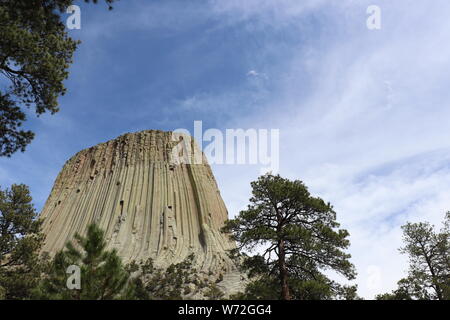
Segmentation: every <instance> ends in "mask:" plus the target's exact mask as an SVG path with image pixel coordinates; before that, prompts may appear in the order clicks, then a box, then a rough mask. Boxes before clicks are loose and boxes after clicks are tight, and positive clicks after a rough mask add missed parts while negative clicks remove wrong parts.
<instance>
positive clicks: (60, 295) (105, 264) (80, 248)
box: [34, 224, 134, 300]
mask: <svg viewBox="0 0 450 320" xmlns="http://www.w3.org/2000/svg"><path fill="white" fill-rule="evenodd" d="M75 240H76V242H75V243H73V242H69V243H68V244H67V245H66V249H65V250H63V251H60V252H58V253H57V254H56V255H55V257H54V259H53V260H52V261H51V263H50V264H49V271H48V273H47V274H46V275H44V279H43V280H42V282H41V283H40V285H39V286H38V288H36V290H35V291H34V298H36V299H64V300H112V299H126V298H132V297H133V294H134V287H133V286H131V285H130V281H129V279H130V273H129V272H128V271H127V270H126V269H125V267H124V266H123V264H122V262H121V259H120V258H119V256H118V255H117V252H116V251H115V250H111V251H108V250H106V241H105V239H104V232H103V231H102V230H101V229H100V228H99V227H98V226H97V225H95V224H92V225H90V226H89V227H88V230H87V235H86V237H82V236H80V235H79V234H77V235H75ZM70 266H75V268H79V270H80V273H79V275H80V282H79V288H78V289H77V288H75V289H74V288H70V287H69V286H68V282H70V280H71V279H69V276H70V274H68V273H67V272H68V270H70V269H69V267H70ZM75 284H76V282H75Z"/></svg>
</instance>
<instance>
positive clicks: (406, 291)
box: [376, 213, 450, 300]
mask: <svg viewBox="0 0 450 320" xmlns="http://www.w3.org/2000/svg"><path fill="white" fill-rule="evenodd" d="M402 229H403V241H404V243H405V246H404V247H403V248H401V249H400V252H401V253H404V254H406V255H408V257H409V272H408V276H407V277H406V278H404V279H401V280H400V281H399V282H398V288H397V289H396V290H394V291H393V292H392V293H386V294H382V295H378V296H377V297H376V298H377V299H379V300H449V299H450V213H447V214H446V217H445V221H444V227H443V228H442V230H441V231H440V232H436V231H435V230H434V227H433V226H432V225H430V224H429V223H428V222H420V223H407V224H406V225H404V226H403V227H402Z"/></svg>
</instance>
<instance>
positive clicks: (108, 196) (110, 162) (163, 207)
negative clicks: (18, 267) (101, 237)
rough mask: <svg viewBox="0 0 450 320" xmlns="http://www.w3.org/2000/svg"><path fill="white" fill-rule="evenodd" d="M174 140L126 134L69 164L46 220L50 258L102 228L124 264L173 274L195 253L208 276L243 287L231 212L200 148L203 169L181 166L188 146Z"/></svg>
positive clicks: (45, 211) (50, 200) (80, 154)
mask: <svg viewBox="0 0 450 320" xmlns="http://www.w3.org/2000/svg"><path fill="white" fill-rule="evenodd" d="M173 136H174V135H173V134H172V133H171V132H162V131H154V130H150V131H142V132H137V133H131V134H125V135H122V136H120V137H118V138H117V139H114V140H111V141H108V142H105V143H101V144H99V145H96V146H94V147H91V148H89V149H85V150H82V151H80V152H78V153H77V154H76V155H75V156H73V157H72V158H71V159H70V160H68V161H67V162H66V164H65V165H64V167H63V169H62V171H61V172H60V173H59V175H58V177H57V179H56V181H55V184H54V186H53V189H52V191H51V194H50V196H49V198H48V200H47V202H46V204H45V206H44V209H43V211H42V213H41V217H42V218H43V219H45V220H44V225H43V231H44V233H45V234H46V242H45V245H44V248H43V250H44V251H46V252H49V253H51V254H54V253H55V252H56V251H58V250H60V249H62V248H63V247H64V246H65V244H66V242H67V241H69V240H71V239H72V238H73V236H74V234H75V233H76V232H78V233H80V234H83V233H84V232H85V230H86V228H87V226H88V225H89V224H90V223H93V222H96V223H98V224H99V226H100V227H101V228H102V229H103V230H105V233H106V237H107V241H108V246H109V248H116V249H117V251H118V254H119V255H120V256H121V257H122V258H123V259H124V261H125V262H129V261H131V260H136V261H141V260H147V259H148V258H153V259H154V261H155V264H156V265H158V266H160V267H166V266H168V265H170V264H171V263H175V262H180V261H182V260H184V259H185V258H186V257H187V256H188V255H189V254H191V253H194V254H195V257H196V260H195V265H196V267H197V268H199V269H200V270H202V271H203V272H204V273H205V274H206V273H208V274H210V275H211V274H214V275H216V276H217V277H219V276H220V275H222V276H224V277H225V278H226V279H235V280H237V281H239V279H238V278H236V273H235V266H234V264H233V262H232V261H231V260H230V259H229V258H228V256H227V252H226V250H228V249H231V248H233V247H234V244H233V242H231V241H230V240H229V238H228V237H227V236H226V235H224V234H222V233H221V232H220V228H221V227H222V226H223V223H224V221H225V220H226V219H227V210H226V207H225V205H224V203H223V200H222V198H221V196H220V193H219V190H218V187H217V184H216V181H215V179H214V176H213V174H212V171H211V168H210V167H209V165H208V164H207V161H206V158H205V157H204V155H203V154H202V153H201V152H199V151H198V148H197V147H196V145H195V143H191V146H193V150H197V152H199V154H200V157H201V158H200V159H201V160H202V163H200V164H188V163H182V162H183V161H179V159H174V156H173V154H174V150H175V149H174V147H175V146H178V145H180V144H182V143H184V142H183V141H182V139H183V136H181V137H180V138H179V139H180V141H178V140H177V141H174V139H173ZM189 139H190V137H189ZM184 141H186V140H184ZM180 162H181V163H180ZM232 285H233V286H236V283H234V284H232Z"/></svg>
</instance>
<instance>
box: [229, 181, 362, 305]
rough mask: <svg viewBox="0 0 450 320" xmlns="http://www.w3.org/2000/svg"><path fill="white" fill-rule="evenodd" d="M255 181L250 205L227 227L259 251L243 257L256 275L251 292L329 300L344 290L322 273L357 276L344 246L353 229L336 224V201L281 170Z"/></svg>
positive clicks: (245, 244) (247, 247)
mask: <svg viewBox="0 0 450 320" xmlns="http://www.w3.org/2000/svg"><path fill="white" fill-rule="evenodd" d="M251 186H252V189H253V190H252V194H253V196H252V198H251V199H250V205H249V206H248V209H247V210H243V211H241V212H240V213H239V215H238V216H237V217H236V218H235V219H233V220H229V221H228V222H227V223H226V225H225V227H224V229H223V231H224V232H227V233H231V234H232V237H233V238H234V239H235V240H236V241H237V243H238V249H245V250H247V251H250V252H255V251H256V252H261V253H257V254H256V255H254V256H252V257H245V258H244V263H243V267H244V269H246V270H247V271H248V272H249V275H250V276H251V277H252V278H253V279H255V280H254V281H253V282H251V283H250V284H249V286H248V287H247V295H250V296H251V295H252V294H253V297H255V295H256V298H266V299H271V298H280V297H281V299H285V300H289V299H325V298H330V297H333V296H337V295H339V293H341V292H344V291H345V290H343V288H342V287H341V286H339V285H338V284H337V283H335V282H333V281H331V280H329V279H328V278H327V277H326V276H325V275H324V274H323V272H322V271H323V270H325V269H331V270H334V271H336V272H338V273H340V274H342V275H344V276H345V277H347V278H348V279H353V278H354V276H355V270H354V266H353V265H352V264H351V263H350V262H349V258H350V255H349V254H347V253H345V252H344V251H343V250H344V249H347V248H348V246H349V244H350V243H349V240H348V239H347V237H348V235H349V234H348V232H347V231H346V230H343V229H338V228H339V224H338V223H337V221H336V213H335V212H334V211H333V208H332V206H331V205H330V204H329V203H325V202H324V201H323V200H322V199H320V198H315V197H312V196H311V195H310V193H309V191H308V189H307V188H306V186H305V185H304V184H303V183H302V182H301V181H299V180H295V181H290V180H288V179H284V178H282V177H280V176H279V175H276V176H275V175H271V174H267V175H264V176H261V177H260V178H259V179H258V180H257V181H255V182H252V183H251ZM350 291H351V290H350ZM258 292H260V293H262V294H263V295H262V296H257V294H258Z"/></svg>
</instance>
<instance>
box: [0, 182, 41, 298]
mask: <svg viewBox="0 0 450 320" xmlns="http://www.w3.org/2000/svg"><path fill="white" fill-rule="evenodd" d="M31 200H32V199H31V196H30V192H29V190H28V187H26V186H25V185H12V186H11V189H5V190H2V189H1V188H0V298H4V299H27V298H29V297H30V295H31V290H32V289H33V288H34V287H35V286H36V284H37V282H38V281H39V276H40V272H41V269H40V265H41V263H40V258H39V255H38V250H39V249H40V248H41V245H42V242H43V239H44V237H43V236H42V234H41V233H40V228H41V222H40V221H37V220H36V217H37V212H36V210H35V209H34V207H33V204H32V203H31Z"/></svg>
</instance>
